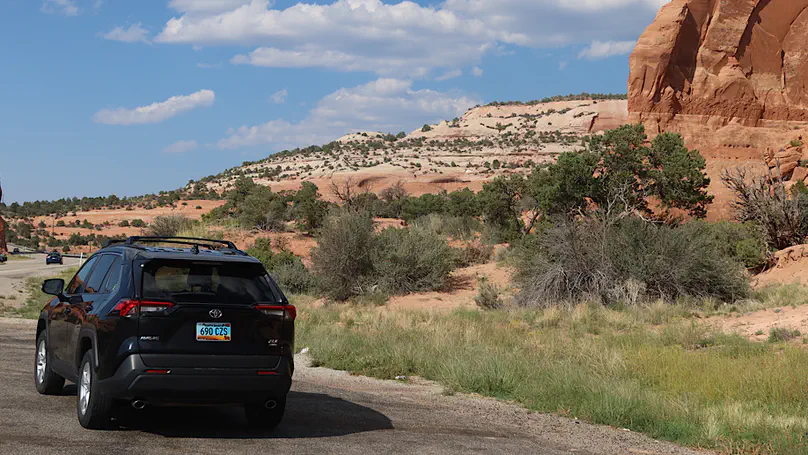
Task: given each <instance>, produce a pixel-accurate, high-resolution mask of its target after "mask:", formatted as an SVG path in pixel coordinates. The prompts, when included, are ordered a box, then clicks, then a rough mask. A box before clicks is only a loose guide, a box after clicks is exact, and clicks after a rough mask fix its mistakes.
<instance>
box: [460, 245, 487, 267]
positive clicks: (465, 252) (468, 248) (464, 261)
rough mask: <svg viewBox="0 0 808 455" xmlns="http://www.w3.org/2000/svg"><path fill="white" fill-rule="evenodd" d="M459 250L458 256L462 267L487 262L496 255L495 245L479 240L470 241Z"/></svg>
mask: <svg viewBox="0 0 808 455" xmlns="http://www.w3.org/2000/svg"><path fill="white" fill-rule="evenodd" d="M459 250H460V251H459V254H458V257H459V265H460V266H461V267H470V266H472V265H478V264H487V263H488V262H490V261H491V258H492V257H493V256H494V246H493V245H491V244H488V243H483V242H479V241H474V242H469V243H467V244H466V245H465V246H464V247H463V248H460V249H459Z"/></svg>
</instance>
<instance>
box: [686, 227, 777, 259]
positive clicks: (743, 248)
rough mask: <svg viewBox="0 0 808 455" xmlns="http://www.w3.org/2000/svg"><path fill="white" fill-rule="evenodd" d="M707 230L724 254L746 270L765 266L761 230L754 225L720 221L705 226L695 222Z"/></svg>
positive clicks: (766, 250) (764, 246)
mask: <svg viewBox="0 0 808 455" xmlns="http://www.w3.org/2000/svg"><path fill="white" fill-rule="evenodd" d="M697 223H700V224H702V225H703V227H704V228H705V229H708V230H709V231H710V232H711V233H712V235H713V237H714V239H715V243H716V245H717V246H718V247H720V248H722V249H723V250H724V254H727V255H729V256H732V257H734V258H736V259H737V260H738V261H740V262H741V263H743V264H744V266H746V268H748V269H755V270H757V269H761V268H763V266H764V265H766V259H767V257H768V248H767V245H766V238H765V236H764V235H763V230H762V229H761V228H760V227H759V226H758V225H756V224H754V223H744V224H741V223H730V222H728V221H722V222H719V223H712V224H707V223H704V222H697Z"/></svg>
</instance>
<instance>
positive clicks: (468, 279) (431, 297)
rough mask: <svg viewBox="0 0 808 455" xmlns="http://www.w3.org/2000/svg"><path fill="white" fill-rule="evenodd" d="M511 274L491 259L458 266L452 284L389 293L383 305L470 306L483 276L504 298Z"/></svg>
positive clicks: (444, 308) (420, 307)
mask: <svg viewBox="0 0 808 455" xmlns="http://www.w3.org/2000/svg"><path fill="white" fill-rule="evenodd" d="M512 274H513V270H512V269H510V268H508V267H500V266H498V265H497V264H496V263H494V262H491V263H488V264H482V265H475V266H472V267H468V268H464V269H457V270H455V272H454V273H453V274H452V280H451V282H452V284H453V286H452V288H451V289H450V290H448V291H446V292H422V293H417V294H409V295H404V296H396V297H392V298H391V299H390V300H389V302H388V303H387V305H386V306H385V308H389V309H391V310H435V311H451V310H454V309H456V308H464V307H465V308H472V307H474V306H476V303H475V302H474V297H476V296H477V293H478V289H477V287H478V286H479V283H480V279H482V278H483V277H485V278H487V279H488V280H489V282H490V283H491V284H493V285H495V286H497V287H498V288H499V289H500V290H501V291H503V294H502V295H503V298H504V299H507V298H508V297H510V296H511V295H512V293H511V289H510V284H511V275H512Z"/></svg>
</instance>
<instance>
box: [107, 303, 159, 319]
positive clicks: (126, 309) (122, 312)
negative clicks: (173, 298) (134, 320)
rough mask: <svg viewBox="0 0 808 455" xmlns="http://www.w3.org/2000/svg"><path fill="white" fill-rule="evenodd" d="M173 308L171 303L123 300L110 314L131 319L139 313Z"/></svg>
mask: <svg viewBox="0 0 808 455" xmlns="http://www.w3.org/2000/svg"><path fill="white" fill-rule="evenodd" d="M173 306H174V304H173V303H171V302H158V301H152V300H131V299H123V300H121V301H120V302H118V303H117V304H116V305H115V308H113V309H112V311H111V312H110V314H117V315H118V316H121V317H132V316H137V315H138V314H140V313H156V312H158V311H165V310H167V309H169V308H171V307H173Z"/></svg>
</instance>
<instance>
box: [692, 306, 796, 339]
mask: <svg viewBox="0 0 808 455" xmlns="http://www.w3.org/2000/svg"><path fill="white" fill-rule="evenodd" d="M706 322H707V324H711V325H714V326H716V327H718V328H720V329H721V330H723V331H725V332H730V333H737V334H739V335H741V336H743V337H746V338H748V339H750V340H753V341H766V340H767V339H768V338H769V330H771V329H773V328H781V329H789V330H799V331H800V333H803V334H808V307H806V306H800V307H796V308H792V307H783V308H773V309H768V310H761V311H756V312H754V313H749V314H744V315H740V316H728V317H716V318H710V319H708V320H707V321H706Z"/></svg>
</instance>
